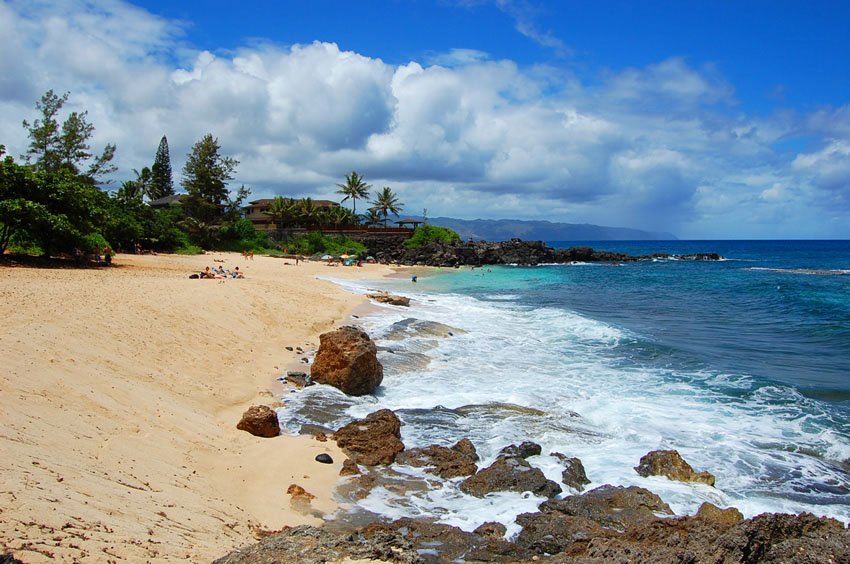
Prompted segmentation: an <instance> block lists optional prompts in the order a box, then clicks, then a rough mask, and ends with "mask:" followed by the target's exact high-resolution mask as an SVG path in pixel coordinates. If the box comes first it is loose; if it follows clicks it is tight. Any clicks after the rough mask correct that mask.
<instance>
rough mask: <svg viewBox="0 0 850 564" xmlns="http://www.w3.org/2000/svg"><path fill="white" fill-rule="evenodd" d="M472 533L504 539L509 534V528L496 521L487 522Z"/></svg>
mask: <svg viewBox="0 0 850 564" xmlns="http://www.w3.org/2000/svg"><path fill="white" fill-rule="evenodd" d="M472 532H473V533H475V534H476V535H479V536H482V537H490V538H494V539H503V538H505V533H507V532H508V528H507V527H505V526H504V525H502V524H501V523H497V522H496V521H487V522H486V523H482V524H480V525H478V526H477V527H476V528H475V530H474V531H472Z"/></svg>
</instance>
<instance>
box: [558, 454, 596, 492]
mask: <svg viewBox="0 0 850 564" xmlns="http://www.w3.org/2000/svg"><path fill="white" fill-rule="evenodd" d="M552 456H554V457H555V458H557V459H558V460H560V461H561V462H562V463H563V464H564V471H563V473H562V474H561V481H562V482H564V484H566V485H568V486H569V487H571V488H573V489H574V490H577V491H583V490H584V486H586V485H587V484H589V483H590V480H588V479H587V474H586V473H585V471H584V464H582V463H581V460H579V459H578V458H575V457H569V456H566V455H565V454H561V453H560V452H553V453H552Z"/></svg>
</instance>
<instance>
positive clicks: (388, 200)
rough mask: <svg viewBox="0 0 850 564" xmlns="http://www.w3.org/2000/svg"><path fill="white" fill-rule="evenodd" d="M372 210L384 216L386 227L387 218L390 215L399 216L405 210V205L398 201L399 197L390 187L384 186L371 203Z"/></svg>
mask: <svg viewBox="0 0 850 564" xmlns="http://www.w3.org/2000/svg"><path fill="white" fill-rule="evenodd" d="M371 204H372V208H373V209H374V210H375V211H377V212H378V213H379V214H381V215H383V216H384V227H386V226H387V217H388V216H389V214H390V213H392V214H393V215H395V216H397V215H398V212H400V211H401V210H402V209H404V204H402V203H401V202H399V201H398V195H397V194H396V193H395V192H393V190H392V188H390V187H389V186H384V189H383V190H382V191H380V192H375V200H374V201H372V202H371Z"/></svg>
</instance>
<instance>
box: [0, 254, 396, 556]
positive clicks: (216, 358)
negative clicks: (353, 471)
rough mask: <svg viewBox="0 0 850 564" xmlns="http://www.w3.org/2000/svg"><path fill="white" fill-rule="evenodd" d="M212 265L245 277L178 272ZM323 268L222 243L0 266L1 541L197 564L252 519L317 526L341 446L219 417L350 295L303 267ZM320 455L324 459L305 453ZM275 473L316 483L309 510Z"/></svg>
mask: <svg viewBox="0 0 850 564" xmlns="http://www.w3.org/2000/svg"><path fill="white" fill-rule="evenodd" d="M219 261H224V262H223V263H221V262H219ZM218 264H224V265H225V267H227V268H233V266H235V265H238V266H240V270H243V271H244V272H245V274H246V276H247V279H246V280H232V279H231V280H226V281H224V282H221V281H218V280H189V279H188V275H189V274H190V273H191V272H197V271H200V270H202V269H203V268H204V267H205V266H207V265H209V266H214V265H218ZM325 268H326V267H325V266H324V263H313V262H307V263H302V264H301V265H299V266H295V265H292V264H288V265H287V264H286V263H285V262H282V261H281V260H279V259H273V258H269V257H260V256H257V257H255V258H254V260H253V261H251V260H246V259H244V258H243V257H241V256H240V255H239V254H238V253H209V254H206V255H198V256H179V255H159V256H155V255H138V256H137V255H126V254H121V255H118V256H117V257H116V260H115V265H114V266H112V267H108V268H106V267H105V268H91V269H48V268H29V267H22V266H14V267H11V266H10V267H6V266H3V267H0V278H1V279H2V280H3V283H2V288H3V289H2V291H0V296H2V301H3V304H4V306H5V309H6V311H8V312H9V314H8V315H7V323H6V324H4V328H3V330H2V331H0V346H2V347H3V349H4V350H7V351H11V352H12V353H13V354H12V355H10V356H11V357H12V358H10V359H9V361H7V362H6V369H7V373H8V376H7V378H6V379H5V380H4V382H3V384H2V394H0V412H2V423H3V427H4V429H5V431H4V433H3V435H2V436H0V454H2V456H0V459H2V462H0V472H2V478H0V484H2V488H0V535H2V542H3V549H4V552H12V553H13V554H15V555H16V556H17V557H19V558H21V559H23V560H25V561H27V562H37V561H42V560H48V559H51V558H59V559H62V560H74V559H77V560H78V559H93V560H107V559H120V560H148V559H151V558H157V559H158V558H166V559H184V558H188V559H190V560H193V561H198V560H206V561H210V560H212V559H214V558H216V557H218V556H220V555H222V554H225V553H227V552H229V551H231V550H233V549H235V548H238V547H240V546H244V545H247V544H250V543H252V542H254V541H255V540H256V536H255V535H256V532H257V531H258V530H276V529H279V528H281V527H283V526H285V525H299V524H320V523H321V519H320V518H319V516H318V515H319V514H328V513H331V512H333V510H334V509H335V507H336V504H335V503H334V501H333V499H332V496H333V491H334V489H335V485H336V482H337V481H338V473H339V469H340V468H341V464H342V461H343V460H345V456H344V455H343V454H342V453H341V451H339V449H337V447H336V445H335V444H334V443H332V442H330V441H328V442H318V441H315V440H314V439H313V438H312V437H303V436H287V435H284V436H283V437H277V438H274V439H260V438H258V437H253V436H251V435H249V434H247V433H245V432H243V431H238V430H237V429H236V423H237V422H238V421H239V418H240V416H241V414H242V413H243V412H244V411H245V410H246V409H247V408H248V407H250V406H251V405H254V404H265V405H268V404H271V403H274V402H275V401H277V400H278V399H279V398H278V397H276V396H275V394H274V391H273V390H272V389H271V388H272V387H273V386H272V385H270V383H269V381H270V380H273V379H274V378H276V377H277V376H279V375H282V374H285V370H286V366H287V365H288V364H291V363H299V358H300V355H297V353H295V352H294V351H293V352H290V351H288V350H286V348H285V347H287V346H292V347H293V348H294V347H296V346H302V347H304V348H305V349H307V347H306V346H305V345H307V344H309V343H314V344H315V345H318V335H319V334H320V333H322V332H324V331H327V330H329V329H331V328H332V327H335V326H338V325H339V324H343V323H345V320H348V319H350V316H351V315H352V313H353V312H354V311H355V310H356V309H357V308H358V307H359V306H360V305H361V304H363V303H364V301H365V297H364V296H358V295H354V294H350V293H348V292H346V291H345V290H343V289H341V288H338V287H337V286H336V285H334V284H332V283H330V282H328V281H323V280H317V279H316V277H317V276H320V275H328V274H329V273H328V272H326V270H325ZM390 272H392V270H391V269H390V268H389V267H386V266H383V265H367V266H366V267H364V268H362V269H360V268H357V269H355V268H349V269H346V268H338V269H336V270H334V272H333V277H335V278H341V279H347V278H357V279H362V278H380V277H381V276H384V275H386V274H389V273H390ZM301 366H304V365H303V364H301ZM280 399H282V400H283V401H285V400H286V398H285V397H283V398H280ZM319 452H328V453H330V454H331V456H332V457H333V458H334V464H328V465H325V464H319V463H317V462H315V461H314V460H313V458H314V456H315V454H317V453H319ZM292 483H295V484H298V485H300V486H302V487H303V488H304V489H305V490H307V491H308V492H309V493H311V494H312V495H315V496H316V498H315V499H313V500H312V502H311V503H310V504H309V506H308V507H306V508H305V507H303V506H300V507H299V506H297V504H296V506H295V507H293V506H292V505H291V501H292V500H291V497H290V496H289V495H288V494H287V493H286V490H287V488H288V486H289V485H290V484H292Z"/></svg>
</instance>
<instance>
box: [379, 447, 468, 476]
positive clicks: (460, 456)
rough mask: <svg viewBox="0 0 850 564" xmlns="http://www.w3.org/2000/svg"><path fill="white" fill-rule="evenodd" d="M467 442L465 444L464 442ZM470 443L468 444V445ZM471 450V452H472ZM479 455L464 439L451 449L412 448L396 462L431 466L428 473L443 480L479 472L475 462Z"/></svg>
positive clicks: (399, 456) (397, 457) (399, 455)
mask: <svg viewBox="0 0 850 564" xmlns="http://www.w3.org/2000/svg"><path fill="white" fill-rule="evenodd" d="M464 441H465V442H464ZM467 443H468V444H467ZM470 448H471V450H470ZM476 460H478V453H476V452H475V447H474V446H473V445H472V443H471V442H470V441H469V439H462V440H461V442H458V443H457V444H456V445H454V446H453V447H451V448H448V447H444V446H439V445H431V446H429V447H425V448H412V449H409V450H406V451H404V452H401V453H399V454H398V456H396V459H395V461H396V462H397V463H399V464H407V465H408V466H415V467H423V466H430V468H429V469H428V470H426V472H430V473H431V474H437V475H438V476H441V477H443V478H457V477H458V476H471V475H472V474H475V472H476V471H477V470H478V466H477V465H476V464H475V461H476Z"/></svg>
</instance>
